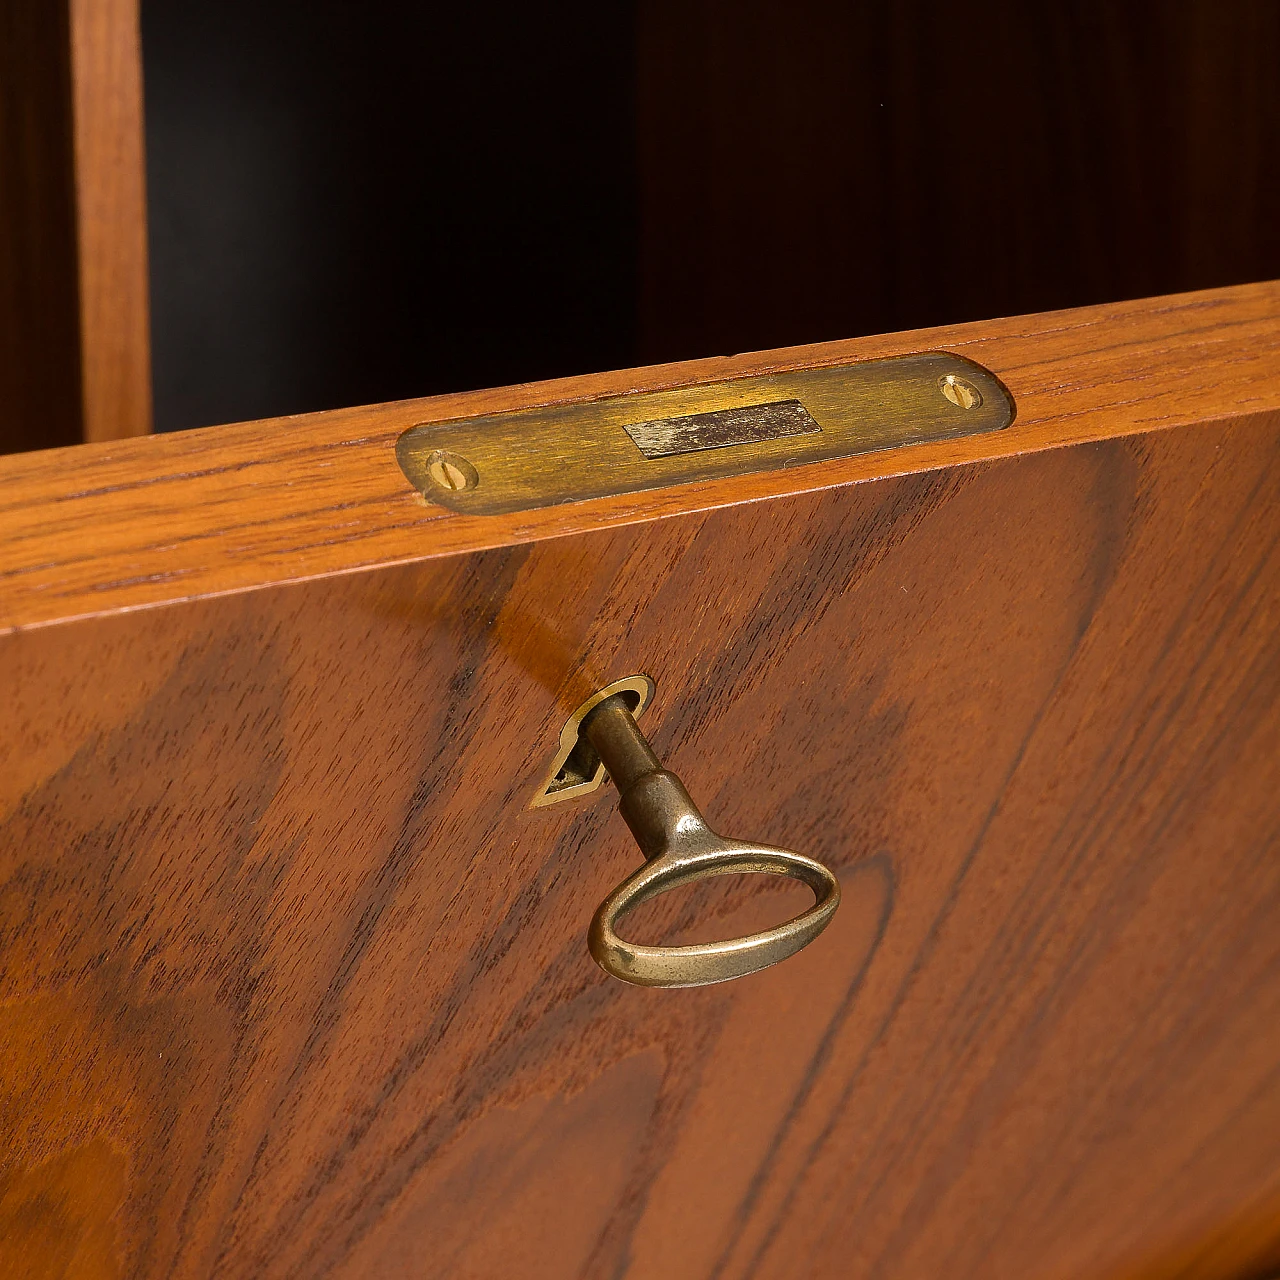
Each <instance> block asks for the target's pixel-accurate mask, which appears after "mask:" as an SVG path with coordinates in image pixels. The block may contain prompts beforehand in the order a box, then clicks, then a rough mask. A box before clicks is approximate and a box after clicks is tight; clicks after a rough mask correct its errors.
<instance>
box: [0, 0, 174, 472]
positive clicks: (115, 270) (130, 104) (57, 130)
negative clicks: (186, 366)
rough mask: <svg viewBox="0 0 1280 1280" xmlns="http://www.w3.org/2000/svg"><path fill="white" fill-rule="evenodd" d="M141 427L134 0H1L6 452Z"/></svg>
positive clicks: (143, 282)
mask: <svg viewBox="0 0 1280 1280" xmlns="http://www.w3.org/2000/svg"><path fill="white" fill-rule="evenodd" d="M150 430H151V353H150V335H149V325H148V279H147V225H146V177H145V170H144V162H143V114H142V56H141V41H140V38H139V15H138V0H59V2H58V3H50V0H0V452H2V453H10V452H15V451H20V450H27V449H47V448H52V447H55V446H59V445H67V444H75V443H77V442H78V441H81V440H113V439H118V438H120V437H124V436H136V435H145V434H146V433H147V432H149V431H150Z"/></svg>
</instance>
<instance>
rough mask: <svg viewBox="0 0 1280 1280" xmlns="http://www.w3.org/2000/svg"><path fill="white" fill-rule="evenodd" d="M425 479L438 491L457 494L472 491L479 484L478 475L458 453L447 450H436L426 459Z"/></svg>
mask: <svg viewBox="0 0 1280 1280" xmlns="http://www.w3.org/2000/svg"><path fill="white" fill-rule="evenodd" d="M427 478H428V479H429V480H430V481H431V483H432V484H433V485H435V486H436V488H438V489H448V490H450V491H451V492H453V493H458V492H460V491H461V490H463V489H474V488H475V487H476V485H478V484H479V483H480V473H479V472H478V471H477V470H476V469H475V467H473V466H472V465H471V463H469V462H468V461H467V460H466V458H464V457H463V456H462V455H461V454H460V453H450V452H449V450H448V449H436V450H434V451H433V452H432V453H431V455H430V456H429V457H428V458H427Z"/></svg>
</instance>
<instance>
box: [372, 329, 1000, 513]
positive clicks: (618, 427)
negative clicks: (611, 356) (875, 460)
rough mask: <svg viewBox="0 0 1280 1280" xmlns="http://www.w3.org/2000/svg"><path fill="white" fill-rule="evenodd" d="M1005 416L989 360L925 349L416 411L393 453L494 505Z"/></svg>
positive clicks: (470, 508)
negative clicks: (478, 407) (451, 415)
mask: <svg viewBox="0 0 1280 1280" xmlns="http://www.w3.org/2000/svg"><path fill="white" fill-rule="evenodd" d="M1013 415H1014V404H1013V400H1012V399H1011V397H1010V396H1009V393H1008V392H1007V391H1006V390H1005V388H1004V387H1003V386H1002V385H1001V383H1000V380H999V379H998V378H996V377H995V376H994V375H993V374H991V373H990V372H989V371H988V370H986V369H984V368H982V367H981V365H977V364H974V363H973V362H972V361H970V360H965V359H963V358H962V357H960V356H955V355H951V354H950V353H949V352H946V351H929V352H923V353H921V354H919V355H909V356H895V357H893V358H892V359H888V360H864V361H860V362H856V363H850V364H843V365H827V366H825V367H822V368H817V369H814V368H809V369H794V370H791V371H789V372H782V373H769V374H760V375H757V376H753V377H744V378H730V379H725V380H724V381H721V382H701V383H697V384H695V385H693V386H686V387H671V388H668V389H666V390H663V391H644V392H637V393H634V394H631V395H619V396H609V397H606V398H603V399H600V400H586V401H577V402H575V403H571V404H553V405H546V406H544V407H542V408H535V409H520V410H516V411H514V412H511V413H496V414H487V415H485V416H483V417H476V418H456V419H454V420H453V421H450V422H422V423H419V424H418V425H416V426H413V427H410V428H409V430H407V431H405V432H404V434H403V435H401V436H400V438H399V440H397V441H396V458H397V459H398V460H399V462H400V467H401V469H402V470H403V471H404V473H405V475H406V476H407V477H408V479H409V481H410V483H411V484H413V485H414V487H415V488H417V489H418V490H419V491H420V492H421V493H422V494H423V495H424V496H425V497H426V498H427V499H428V500H429V501H431V502H436V503H439V504H440V505H441V506H444V507H449V508H450V509H452V510H454V511H460V512H466V513H467V514H470V515H500V514H503V513H504V512H511V511H530V510H533V509H535V508H537V507H549V506H554V505H555V504H557V503H561V502H581V501H583V500H585V499H588V498H600V497H605V496H607V495H611V494H623V493H639V492H641V491H643V490H645V489H660V488H665V487H666V486H668V485H677V484H690V483H692V482H694V481H697V480H711V479H716V478H718V477H722V476H736V475H747V474H750V473H751V472H755V471H773V470H779V469H781V468H783V467H796V466H801V465H803V464H804V463H807V462H821V461H822V460H824V459H828V458H847V457H852V456H853V455H854V454H859V453H871V452H874V451H876V450H880V449H897V448H901V447H903V446H905V445H912V444H920V443H923V442H925V441H933V440H947V439H952V438H954V437H957V436H971V435H977V434H979V433H981V432H986V431H1000V430H1003V428H1005V427H1007V426H1008V425H1009V424H1010V423H1011V422H1012V421H1013ZM730 446H732V447H730Z"/></svg>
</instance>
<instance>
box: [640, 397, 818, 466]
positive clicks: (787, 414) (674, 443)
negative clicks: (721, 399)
mask: <svg viewBox="0 0 1280 1280" xmlns="http://www.w3.org/2000/svg"><path fill="white" fill-rule="evenodd" d="M623 425H624V429H625V430H626V433H627V435H629V436H630V437H631V438H632V439H633V440H634V441H635V442H636V447H637V448H638V449H639V450H640V452H641V453H643V454H644V456H645V457H646V458H674V457H676V456H677V455H678V454H681V453H700V452H701V451H702V450H703V449H725V448H728V447H729V446H730V445H734V444H750V443H751V442H752V441H755V440H780V439H781V438H782V437H783V436H807V435H810V434H812V433H813V432H815V431H821V430H822V428H821V427H820V426H818V424H817V423H816V422H814V420H813V419H812V418H811V417H810V416H809V414H808V412H807V411H806V410H805V407H804V405H802V404H801V403H800V401H799V400H774V401H772V402H770V403H769V404H751V405H747V406H745V407H744V408H742V409H718V410H716V411H715V412H714V413H691V414H687V415H685V416H684V417H682V418H655V419H653V421H651V422H630V423H624V424H623Z"/></svg>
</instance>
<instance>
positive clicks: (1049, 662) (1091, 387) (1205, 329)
mask: <svg viewBox="0 0 1280 1280" xmlns="http://www.w3.org/2000/svg"><path fill="white" fill-rule="evenodd" d="M916 351H949V352H956V353H958V354H960V355H962V356H964V357H966V358H968V359H971V360H973V361H975V362H977V363H978V364H980V365H982V366H984V367H985V368H986V369H989V370H990V371H991V372H992V373H993V374H994V375H995V376H996V377H998V378H999V379H1001V380H1002V381H1003V383H1004V385H1005V386H1006V387H1007V388H1008V389H1009V392H1010V394H1011V396H1012V398H1013V401H1014V404H1015V405H1016V418H1015V420H1014V422H1013V424H1012V425H1011V426H1009V427H1008V428H1007V429H1005V430H1003V431H999V432H992V433H989V434H983V435H976V436H972V437H968V438H965V439H958V440H944V441H939V442H935V443H926V444H916V445H911V446H908V447H905V448H901V449H894V450H883V451H878V452H873V453H869V454H863V455H859V456H854V457H847V458H843V459H840V458H836V459H826V460H822V461H817V462H813V463H810V464H806V465H801V466H796V467H791V468H774V469H769V470H763V471H754V472H751V473H749V474H743V475H722V476H717V477H712V478H710V479H703V480H699V481H697V482H696V483H689V484H672V485H668V486H666V487H663V488H659V489H654V490H647V491H644V492H635V493H630V494H620V495H616V496H609V495H605V496H601V497H598V498H594V499H591V500H589V501H583V502H576V503H569V504H563V505H558V506H551V507H543V508H537V509H530V510H524V511H516V512H510V513H507V514H497V515H474V514H472V515H468V514H466V513H459V512H456V511H451V510H449V509H447V508H446V507H443V506H440V505H437V504H434V503H430V502H426V501H424V499H423V498H422V497H421V496H420V495H419V494H417V493H416V492H415V491H414V489H413V487H412V486H411V485H410V484H409V483H408V481H407V480H406V479H405V476H404V475H403V474H402V472H401V471H400V469H399V467H398V466H397V464H396V460H395V444H396V440H397V439H398V438H399V437H400V436H401V434H402V433H403V432H404V431H405V430H406V429H408V428H410V427H412V426H414V425H415V424H417V423H422V422H438V421H445V420H449V419H458V418H471V417H476V416H479V415H482V414H492V413H497V412H501V411H507V410H514V409H519V408H521V407H527V406H531V405H544V406H545V405H558V404H569V403H572V402H577V401H588V400H596V399H599V398H601V397H604V396H616V395H619V394H624V393H629V392H651V391H654V390H655V389H660V388H663V387H673V386H683V385H693V384H701V383H707V382H711V381H714V380H716V379H725V378H736V377H746V376H748V375H759V374H772V373H776V372H778V371H780V370H781V371H786V370H793V371H794V370H803V369H808V368H818V367H823V366H827V365H832V364H838V363H840V362H847V361H849V360H862V359H870V358H875V357H881V356H888V355H896V354H904V353H910V352H916ZM0 476H3V479H4V484H3V487H2V491H3V495H4V496H3V500H2V501H0V547H3V564H2V565H0V574H2V575H3V576H2V577H0V582H2V584H3V585H2V586H0V619H2V620H3V623H4V625H5V627H6V628H7V630H6V631H5V633H4V634H3V636H2V637H0V690H2V692H0V698H2V700H3V701H2V702H0V705H2V706H3V712H4V714H3V723H4V726H5V729H4V734H3V750H4V753H5V755H4V765H3V770H2V771H0V1045H2V1046H3V1050H2V1056H0V1063H2V1065H0V1276H20V1275H21V1276H26V1275H39V1276H55V1275H66V1276H85V1277H105V1276H131V1277H143V1276H146V1277H153V1276H154V1277H167V1276H175V1277H177V1276H181V1277H204V1276H215V1275H216V1276H219V1277H228V1276H246V1277H247V1276H310V1277H320V1276H326V1277H328V1276H333V1277H338V1276H353V1277H354V1276H402V1275H422V1276H466V1277H472V1276H484V1277H489V1276H493V1277H498V1276H502V1277H511V1276H521V1277H538V1276H546V1277H580V1276H581V1277H604V1276H626V1277H637V1278H638V1277H665V1278H675V1277H713V1276H714V1277H723V1278H725V1280H729V1278H731V1277H744V1278H745V1277H755V1278H762V1277H795V1278H797V1280H799V1278H802V1277H817V1276H841V1277H843V1276H868V1277H871V1276H875V1277H906V1276H940V1275H947V1276H949V1277H986V1276H1000V1277H1005V1276H1010V1277H1014V1276H1016V1277H1021V1278H1024V1280H1031V1278H1040V1277H1044V1278H1045V1280H1048V1278H1051V1277H1055V1278H1056V1277H1065V1276H1096V1277H1112V1276H1115V1277H1120V1276H1152V1277H1154V1276H1175V1275H1176V1276H1196V1277H1219V1276H1220V1277H1224V1278H1225V1277H1231V1276H1256V1275H1262V1274H1264V1271H1265V1268H1266V1267H1267V1266H1268V1265H1269V1264H1271V1263H1273V1262H1275V1261H1276V1260H1277V1259H1278V1258H1280V1253H1278V1252H1277V1241H1278V1240H1280V1227H1278V1224H1280V845H1278V832H1280V643H1278V642H1280V555H1278V553H1277V535H1278V534H1280V287H1277V286H1274V285H1271V286H1263V285H1259V286H1250V287H1246V288H1240V289H1234V290H1225V291H1220V292H1217V293H1211V294H1200V295H1187V296H1184V297H1180V298H1174V299H1162V300H1157V301H1154V302H1146V303H1132V304H1124V305H1121V306H1116V307H1109V308H1095V309H1090V310H1088V311H1081V312H1073V313H1061V314H1057V315H1050V316H1041V317H1030V318H1023V319H1021V320H1014V321H1000V322H991V323H988V324H979V325H970V326H964V327H961V328H956V329H951V330H939V331H932V332H929V333H922V334H906V335H898V336H896V337H889V338H878V339H868V340H860V341H857V342H850V343H840V344H830V345H829V346H826V347H819V348H808V349H804V350H797V351H790V352H778V353H771V354H766V355H763V356H753V357H739V358H735V359H734V360H733V361H706V362H700V363H698V364H694V365H688V366H670V367H665V368H660V369H651V370H642V371H638V372H632V373H627V374H618V375H608V376H602V377H599V378H593V379H581V380H577V381H568V382H562V383H555V384H543V385H539V386H530V387H523V388H514V389H508V390H506V391H501V392H486V393H479V394H476V395H474V396H469V397H467V396H459V397H451V398H448V399H444V400H440V401H433V402H417V403H411V404H399V405H389V406H381V407H377V408H373V409H363V410H352V411H344V412H340V413H334V414H326V415H319V416H317V417H315V418H312V419H294V420H287V421H284V422H280V423H273V424H247V425H244V426H235V427H226V428H216V429H212V430H210V431H207V432H193V433H188V434H185V435H179V436H174V437H169V438H153V439H144V440H137V441H130V442H126V443H123V444H113V445H86V446H82V447H80V448H77V449H71V450H60V451H50V452H46V453H38V454H30V455H25V456H19V457H14V458H5V459H0ZM639 672H643V673H646V674H648V675H649V676H651V677H652V679H653V681H654V682H655V686H656V695H655V697H654V701H653V703H652V705H651V706H650V707H649V708H648V710H647V711H646V712H645V714H644V717H643V719H642V722H641V723H642V725H643V727H644V728H645V730H646V732H647V733H648V734H649V736H650V738H651V741H652V742H653V745H654V749H655V751H656V752H657V754H658V755H659V756H660V757H661V759H662V760H663V761H664V762H667V763H668V764H669V766H670V767H671V768H673V769H675V770H676V771H677V772H678V773H679V774H680V776H681V777H682V778H683V779H684V781H685V782H686V784H687V785H688V788H689V791H690V793H691V794H692V795H693V796H694V797H695V798H696V799H697V801H698V803H699V804H700V805H701V806H702V808H703V810H704V812H705V813H706V815H707V817H708V818H709V819H710V820H711V821H712V823H713V824H714V825H716V826H717V827H719V828H721V829H723V830H725V831H729V832H731V833H733V834H735V835H743V836H747V837H751V838H753V839H758V840H761V841H766V842H768V843H771V844H775V845H782V846H787V847H790V848H794V849H799V850H801V851H803V852H805V853H808V854H810V855H812V856H813V857H815V858H818V859H820V860H821V861H822V862H824V863H825V864H827V865H828V866H829V867H831V868H833V869H834V870H835V871H836V872H837V874H838V876H839V879H840V883H841V888H842V894H843V901H842V904H841V906H840V909H839V911H838V912H837V913H836V916H835V918H834V920H833V922H832V923H831V925H830V926H829V927H828V928H827V930H826V931H825V932H824V933H823V934H822V935H821V936H820V937H819V938H818V939H817V940H816V941H815V942H813V943H812V944H811V945H810V946H808V947H807V948H806V949H804V950H803V951H801V952H800V953H799V954H797V955H795V956H793V957H792V958H790V959H788V960H786V961H785V962H783V963H782V964H779V965H777V966H776V967H774V968H771V969H768V970H767V971H765V972H763V973H759V974H756V975H753V976H750V977H746V978H743V979H740V980H736V981H733V982H728V983H724V984H721V985H716V986H708V987H701V988H693V989H679V990H649V989H644V988H640V987H635V986H630V985H627V984H625V983H622V982H619V981H617V980H615V979H613V978H611V977H609V976H607V975H606V974H605V973H603V972H602V971H601V970H600V969H599V968H597V967H596V965H595V964H593V963H592V961H591V958H590V957H589V955H588V953H587V949H586V942H585V936H586V929H587V923H588V921H589V920H590V918H591V915H592V912H593V911H594V909H595V907H596V904H597V903H598V902H599V901H600V900H601V899H602V898H603V897H604V895H605V894H606V893H607V892H608V891H609V890H610V889H611V888H612V887H613V886H614V885H615V884H616V883H617V882H618V881H619V880H621V879H622V878H623V877H624V876H625V875H627V874H628V873H629V872H630V871H632V870H633V869H634V868H635V866H636V865H637V864H638V863H639V861H640V858H639V854H638V852H637V850H636V848H635V845H634V843H633V842H632V840H631V838H630V836H629V834H628V832H627V830H626V828H625V826H624V825H623V823H622V821H621V820H620V819H619V818H618V816H617V814H616V812H615V803H614V802H615V799H616V796H615V795H614V794H613V792H612V789H611V788H609V787H605V788H603V789H601V790H599V791H597V792H595V793H593V794H591V795H589V796H585V797H582V798H581V799H578V800H568V801H565V802H563V803H560V804H553V805H548V806H541V807H531V803H530V802H531V801H532V800H533V799H534V797H535V795H536V793H537V792H538V789H539V787H540V784H541V783H542V782H543V781H544V779H545V775H546V772H547V769H548V766H549V764H550V762H551V760H552V757H553V756H554V754H555V751H556V748H557V744H558V736H559V733H560V730H561V727H562V726H563V725H564V723H565V720H566V718H567V717H568V716H569V715H570V713H571V712H572V711H573V709H574V708H575V707H576V706H577V705H578V704H580V703H581V702H582V701H583V699H585V698H586V697H588V696H589V695H590V694H591V693H592V692H593V691H594V690H596V689H598V688H600V687H602V686H603V685H605V684H607V683H608V682H610V681H612V680H615V679H618V678H620V677H623V676H628V675H631V674H633V673H639ZM805 900H806V899H805V894H804V891H802V890H800V889H799V888H797V887H795V886H789V885H788V884H786V883H778V882H775V881H774V880H773V879H772V878H771V877H758V876H757V877H744V878H741V879H738V880H732V881H724V882H720V883H718V884H709V885H706V886H699V887H696V888H694V889H691V890H689V891H688V892H687V893H682V894H678V895H677V894H672V895H668V896H666V897H664V898H662V899H659V900H657V901H655V902H654V903H651V904H649V906H648V907H647V908H645V910H646V912H647V914H646V915H645V916H644V917H643V919H641V918H640V917H639V916H637V925H636V927H637V928H638V929H642V930H643V931H644V932H645V933H646V936H647V937H649V938H652V939H658V940H665V941H667V942H680V941H688V940H691V939H694V938H707V937H712V936H722V937H723V936H729V935H732V934H735V933H740V932H744V931H747V930H751V929H755V928H759V927H762V926H763V925H765V924H767V923H769V922H772V921H776V920H778V919H781V918H783V917H785V916H786V915H788V914H790V913H792V912H793V911H794V910H795V909H796V907H797V905H800V906H802V905H803V903H804V901H805Z"/></svg>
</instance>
